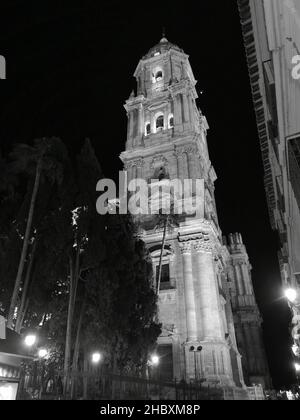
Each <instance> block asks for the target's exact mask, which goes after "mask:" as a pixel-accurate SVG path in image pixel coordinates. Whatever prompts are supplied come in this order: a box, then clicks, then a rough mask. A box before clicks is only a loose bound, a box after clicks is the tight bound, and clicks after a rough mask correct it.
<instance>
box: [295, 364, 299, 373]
mask: <svg viewBox="0 0 300 420" xmlns="http://www.w3.org/2000/svg"><path fill="white" fill-rule="evenodd" d="M295 369H296V372H298V373H300V364H299V363H295Z"/></svg>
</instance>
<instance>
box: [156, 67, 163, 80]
mask: <svg viewBox="0 0 300 420" xmlns="http://www.w3.org/2000/svg"><path fill="white" fill-rule="evenodd" d="M162 79H163V73H162V71H161V70H159V71H158V72H157V73H156V75H155V80H156V82H160V81H161V80H162Z"/></svg>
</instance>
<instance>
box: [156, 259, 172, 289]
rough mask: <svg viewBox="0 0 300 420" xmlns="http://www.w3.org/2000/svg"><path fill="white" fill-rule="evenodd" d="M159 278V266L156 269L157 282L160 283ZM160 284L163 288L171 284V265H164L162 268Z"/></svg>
mask: <svg viewBox="0 0 300 420" xmlns="http://www.w3.org/2000/svg"><path fill="white" fill-rule="evenodd" d="M158 277H159V265H158V266H157V267H156V282H158ZM160 284H161V287H164V285H169V284H170V266H169V264H163V266H162V270H161V279H160Z"/></svg>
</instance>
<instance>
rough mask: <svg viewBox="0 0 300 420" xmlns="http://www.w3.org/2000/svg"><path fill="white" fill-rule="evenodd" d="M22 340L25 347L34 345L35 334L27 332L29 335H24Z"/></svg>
mask: <svg viewBox="0 0 300 420" xmlns="http://www.w3.org/2000/svg"><path fill="white" fill-rule="evenodd" d="M24 342H25V345H26V346H27V347H32V346H34V345H35V343H36V335H34V334H29V335H26V337H25V339H24Z"/></svg>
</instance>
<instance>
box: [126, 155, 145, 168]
mask: <svg viewBox="0 0 300 420" xmlns="http://www.w3.org/2000/svg"><path fill="white" fill-rule="evenodd" d="M144 165H145V161H144V159H142V158H140V159H135V160H130V161H128V162H126V164H125V165H124V169H125V170H126V171H127V170H128V169H130V168H133V167H135V166H136V167H137V168H142V167H143V166H144Z"/></svg>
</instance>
